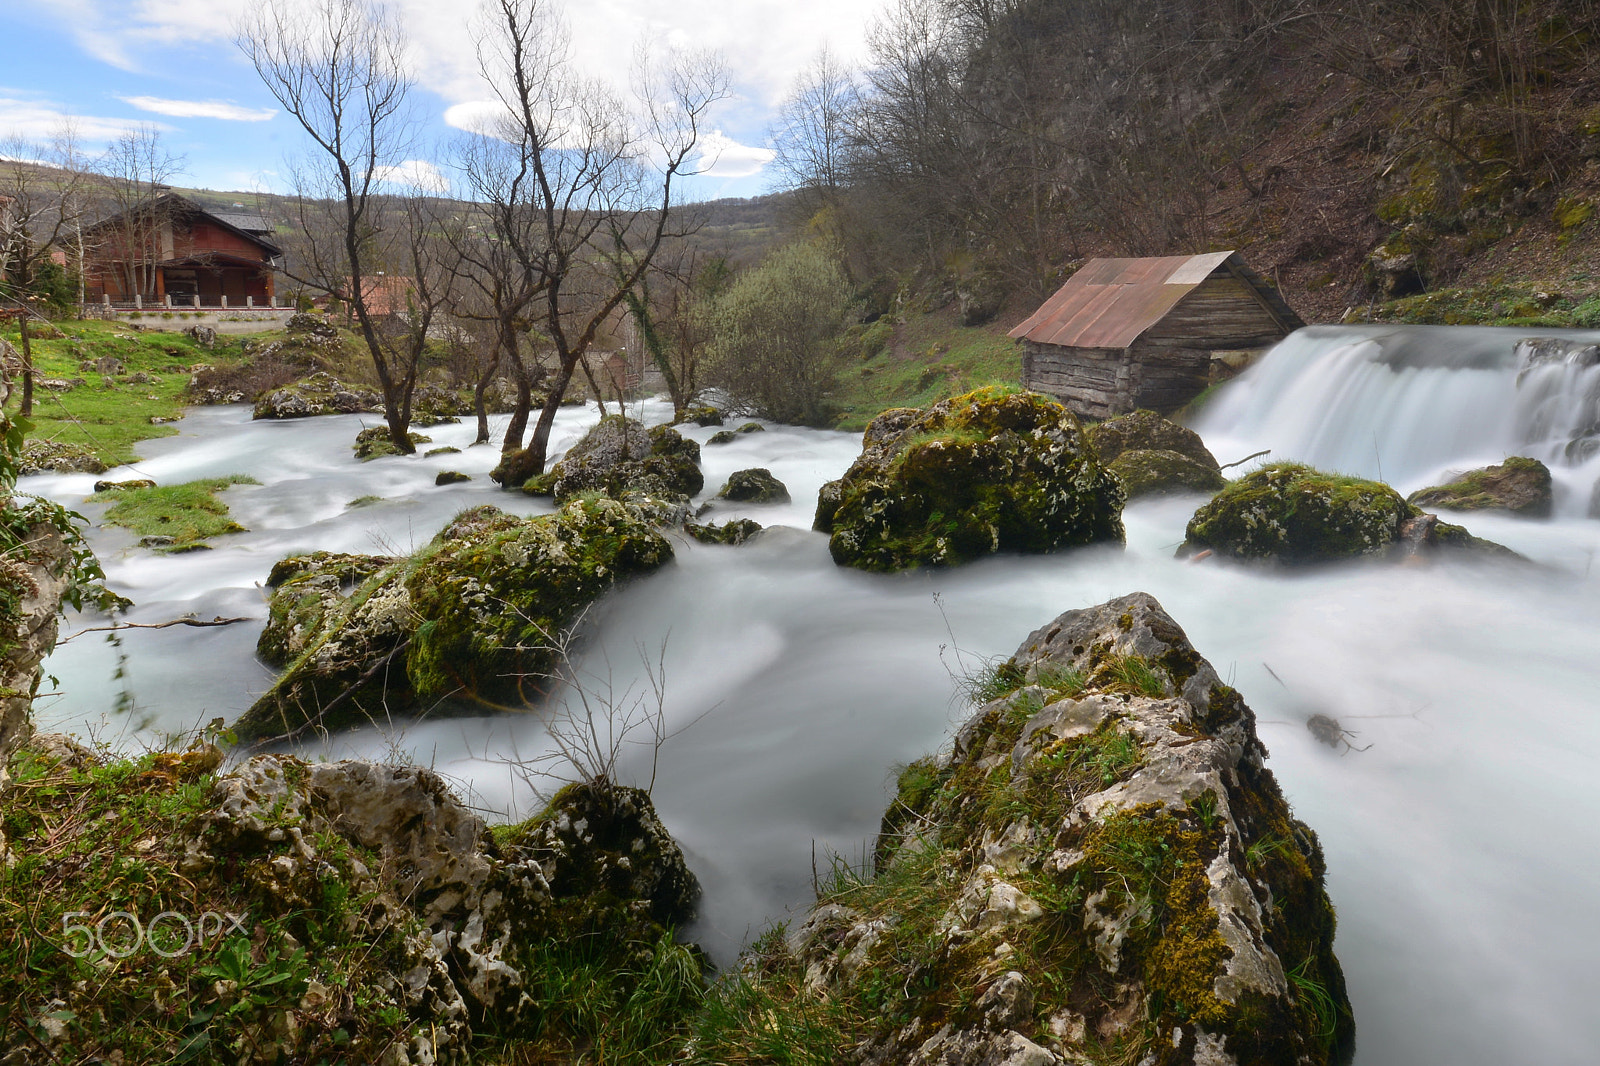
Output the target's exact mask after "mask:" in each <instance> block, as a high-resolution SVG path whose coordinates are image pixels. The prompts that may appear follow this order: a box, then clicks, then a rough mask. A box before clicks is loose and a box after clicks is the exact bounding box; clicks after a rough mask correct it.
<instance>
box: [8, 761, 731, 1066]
mask: <svg viewBox="0 0 1600 1066" xmlns="http://www.w3.org/2000/svg"><path fill="white" fill-rule="evenodd" d="M221 761H222V753H221V752H220V751H219V750H218V749H217V748H215V747H213V746H210V745H201V746H198V747H196V748H194V749H192V750H190V751H187V752H162V753H153V754H149V755H145V756H143V757H141V758H139V759H136V760H132V761H102V760H101V759H99V758H98V757H96V755H95V754H94V753H93V752H89V751H87V750H85V749H83V748H82V747H81V746H78V745H75V744H73V743H71V742H70V741H68V740H66V739H65V738H58V737H40V738H37V742H36V743H33V744H30V745H29V747H28V748H26V749H25V750H24V751H23V752H22V753H21V754H20V755H19V757H18V758H17V759H16V760H14V761H13V765H14V766H15V767H16V768H17V769H18V770H19V771H20V772H21V773H22V774H23V775H24V776H26V778H27V780H28V781H29V782H30V784H32V785H33V786H35V787H32V788H29V789H27V790H26V791H25V795H24V796H23V798H22V799H21V801H20V802H18V803H16V804H11V805H8V807H7V808H6V811H5V822H6V825H7V827H8V828H9V829H10V830H11V832H12V844H13V851H12V854H11V856H10V862H11V863H12V865H11V866H10V867H9V869H8V872H7V877H8V885H7V887H8V890H9V891H8V892H6V893H5V894H3V896H0V917H3V918H4V919H5V921H4V926H5V929H4V930H3V931H0V949H3V950H4V952H5V955H6V957H7V958H11V959H26V960H30V962H29V963H28V964H27V965H25V966H22V967H20V968H19V969H18V971H17V972H15V973H13V974H11V975H10V978H11V984H10V987H9V989H8V993H9V1000H8V1008H9V1009H8V1010H7V1011H6V1012H3V1016H0V1053H3V1054H4V1057H5V1058H6V1060H7V1061H8V1062H16V1063H34V1062H40V1063H43V1062H56V1061H61V1062H65V1061H72V1062H77V1061H87V1060H92V1059H95V1058H100V1057H103V1056H101V1055H100V1054H99V1052H100V1050H102V1049H104V1048H105V1047H106V1041H107V1039H108V1038H112V1039H114V1042H115V1046H116V1052H117V1054H116V1055H114V1056H113V1057H114V1058H119V1059H120V1058H123V1057H125V1060H126V1061H127V1062H128V1063H130V1064H131V1063H135V1062H140V1063H143V1062H169V1061H190V1062H204V1063H213V1062H215V1063H222V1062H227V1063H240V1064H246V1063H248V1064H252V1066H267V1064H271V1063H318V1062H348V1063H390V1064H396V1063H417V1062H439V1063H445V1062H465V1061H468V1060H469V1059H470V1060H473V1061H476V1059H477V1058H479V1057H480V1056H481V1055H482V1054H483V1053H484V1052H485V1050H486V1049H488V1048H502V1047H504V1046H506V1041H508V1040H509V1041H515V1042H516V1046H517V1047H518V1048H519V1049H520V1050H519V1052H518V1053H519V1054H524V1055H528V1056H529V1057H530V1061H541V1062H550V1061H566V1059H563V1058H561V1057H559V1056H560V1052H561V1051H562V1050H566V1051H570V1049H571V1048H573V1047H589V1046H595V1045H597V1044H600V1045H606V1046H609V1045H610V1044H611V1043H613V1042H618V1041H633V1042H635V1043H639V1044H645V1045H646V1046H655V1045H657V1044H660V1043H663V1042H666V1041H670V1040H673V1039H675V1038H678V1037H679V1035H680V1034H681V1029H682V1026H681V1016H682V1014H683V1013H684V1012H685V1010H686V1007H687V1006H688V1005H692V1004H693V1003H694V1002H696V1000H697V998H698V995H699V992H700V989H701V987H702V985H703V972H704V968H703V963H702V961H701V956H700V955H699V954H698V953H697V952H696V951H695V950H694V949H693V948H691V947H688V946H686V945H682V944H678V943H676V942H675V940H674V938H673V935H672V924H674V923H678V922H682V921H685V920H687V919H688V918H690V917H692V915H693V909H694V903H695V899H696V898H697V896H698V884H697V883H696V881H695V879H694V875H693V874H692V873H690V872H689V870H688V868H687V866H686V865H685V864H684V861H683V855H682V852H681V850H680V849H679V848H678V846H677V844H676V843H675V842H674V841H673V840H672V838H671V837H670V836H669V835H668V834H667V832H666V830H665V828H664V827H663V826H662V825H661V822H660V820H659V819H658V818H657V817H656V814H655V811H654V809H653V808H652V806H651V803H650V799H649V797H648V795H646V794H645V793H644V792H641V791H639V790H637V789H631V788H621V787H616V786H613V785H611V784H610V783H608V782H605V781H599V782H590V783H586V784H581V785H574V786H572V787H570V788H568V789H564V790H563V791H562V792H561V793H559V794H558V795H557V796H556V797H555V799H554V800H553V801H552V803H551V804H550V806H549V808H548V809H547V810H546V811H544V812H543V813H542V814H540V815H539V816H537V817H536V818H533V819H530V820H529V821H528V822H525V823H523V824H521V825H518V826H511V827H504V828H501V829H498V830H490V829H489V828H488V827H487V826H485V825H484V823H483V821H482V819H480V818H479V817H478V816H477V815H476V814H475V813H473V811H472V810H471V809H470V808H468V807H467V806H466V805H465V804H463V803H462V802H461V801H460V800H459V799H457V798H456V797H455V796H454V795H453V794H452V793H451V791H450V789H449V787H448V786H447V785H446V784H445V782H444V781H443V780H442V779H440V778H439V777H438V776H437V775H435V774H434V773H432V772H431V771H429V770H426V769H422V768H420V767H415V766H392V765H380V764H376V763H365V762H334V763H329V762H320V763H306V762H302V761H300V760H298V759H295V758H292V757H289V756H280V755H264V756H258V757H257V758H254V759H252V760H250V761H249V762H247V763H245V764H244V765H242V766H240V767H238V768H237V769H235V770H233V771H232V772H229V773H227V774H222V775H219V774H218V773H217V770H218V767H219V764H220V763H221ZM86 859H87V861H85V860H86ZM91 871H92V872H91ZM108 893H109V894H111V896H112V898H114V900H115V902H116V904H117V906H118V907H120V908H121V909H122V910H124V911H125V912H126V913H128V914H132V915H135V916H137V917H139V918H142V919H143V920H144V923H145V925H144V928H143V929H142V930H141V933H142V935H143V936H142V939H143V944H142V945H140V944H139V942H138V941H134V943H135V945H136V950H131V951H128V952H127V953H126V955H125V956H123V957H121V958H119V959H117V962H116V965H114V966H109V967H108V966H106V965H105V964H104V962H97V960H96V959H95V958H93V957H75V956H74V954H70V953H69V952H68V951H63V950H61V944H62V943H63V941H62V939H61V937H62V932H61V931H62V930H63V928H67V929H70V928H71V926H72V925H73V924H75V923H76V920H77V919H78V918H79V917H81V914H75V913H74V912H91V917H92V912H93V910H94V909H95V908H96V907H99V906H103V905H104V902H105V899H106V898H107V894H108ZM23 907H27V908H29V911H28V913H31V914H32V915H33V916H34V917H35V918H38V919H40V920H41V921H48V922H49V923H50V925H49V927H48V928H49V929H54V930H55V932H54V933H51V932H48V931H47V927H46V926H44V925H42V924H40V923H39V922H33V923H30V922H27V921H23V920H19V919H20V918H21V916H22V914H23V913H24V912H23ZM41 907H42V908H44V909H43V910H41V909H39V908H41ZM158 915H159V916H160V921H159V923H158V922H157V921H155V920H153V919H154V918H155V917H156V916H158ZM203 915H204V916H205V917H202V916H203ZM114 927H115V928H114ZM87 928H88V930H89V932H90V934H91V935H92V933H93V931H94V928H95V927H94V926H93V925H92V924H91V925H89V926H88V927H87ZM104 928H105V929H107V930H108V935H110V934H111V933H112V932H115V933H117V934H121V939H120V940H119V941H113V943H123V944H126V943H128V942H129V937H128V935H127V934H128V933H129V932H131V930H130V929H129V928H128V924H127V923H126V922H124V923H123V924H122V925H121V926H120V927H118V926H117V922H116V921H113V922H111V923H108V924H106V925H105V926H104ZM196 933H198V935H196ZM186 938H187V939H186ZM67 942H68V943H71V944H73V945H74V946H75V945H76V943H77V941H67ZM152 948H156V949H158V950H151V949H152ZM79 954H80V955H83V956H88V955H89V953H88V952H83V953H79ZM95 954H98V953H95ZM640 990H645V994H646V995H647V996H649V997H654V999H652V1000H651V1003H652V1005H653V1007H654V1009H651V1008H649V1007H647V1008H645V1009H644V1010H642V1011H638V1010H630V1011H629V1012H628V1013H627V1015H626V1017H627V1021H626V1022H623V1021H621V1020H620V1019H614V1018H613V1017H612V1016H611V1014H612V1012H611V1011H609V1010H605V1009H601V1010H595V1009H593V1008H592V1007H591V1006H590V1004H591V1003H592V1002H595V1001H598V1002H600V1003H613V1002H616V1003H625V1002H630V997H633V996H634V995H635V993H636V992H639V991H640ZM641 998H644V997H641ZM632 1005H633V1006H638V1004H636V1003H635V1004H632ZM630 1027H632V1028H633V1029H638V1028H641V1027H642V1028H644V1029H645V1030H646V1031H645V1032H643V1033H640V1032H630V1031H629V1028H630ZM397 1051H398V1054H397Z"/></svg>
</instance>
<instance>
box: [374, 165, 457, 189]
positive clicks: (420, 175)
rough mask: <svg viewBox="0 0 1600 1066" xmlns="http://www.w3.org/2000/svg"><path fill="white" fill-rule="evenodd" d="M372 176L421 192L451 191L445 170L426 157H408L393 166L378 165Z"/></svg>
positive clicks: (390, 183) (384, 181)
mask: <svg viewBox="0 0 1600 1066" xmlns="http://www.w3.org/2000/svg"><path fill="white" fill-rule="evenodd" d="M372 177H373V179H374V180H376V181H381V182H383V183H384V184H387V185H404V186H407V187H409V188H412V189H416V190H418V191H419V192H431V193H447V192H449V191H450V179H449V178H447V177H445V174H444V171H442V170H440V169H439V167H438V166H437V165H436V164H433V163H430V162H428V161H427V160H425V159H407V160H405V161H404V162H401V163H396V164H395V165H394V166H392V167H378V168H377V169H376V170H374V171H373V172H372Z"/></svg>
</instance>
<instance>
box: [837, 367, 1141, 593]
mask: <svg viewBox="0 0 1600 1066" xmlns="http://www.w3.org/2000/svg"><path fill="white" fill-rule="evenodd" d="M867 440H868V448H867V450H866V451H865V452H864V453H863V455H862V458H861V459H859V460H857V462H856V463H855V465H854V466H852V467H851V469H850V470H849V471H848V472H847V473H846V475H845V477H844V478H843V479H841V480H840V481H839V482H836V483H832V484H831V485H830V486H826V487H825V488H824V490H823V492H822V494H821V496H820V497H819V500H818V509H817V519H816V528H818V529H823V530H826V531H828V532H830V533H831V537H830V541H829V549H830V551H831V552H832V554H833V558H834V561H835V562H838V563H840V564H842V565H848V566H855V567H858V568H860V569H864V570H878V571H889V570H899V569H904V568H906V567H910V566H917V565H921V564H928V563H932V564H937V565H951V564H956V563H961V562H965V561H968V560H971V559H974V558H978V557H980V556H983V555H988V554H992V553H994V552H1048V551H1053V550H1056V549H1058V548H1063V547H1069V546H1074V545H1080V544H1089V543H1093V542H1096V541H1100V540H1116V541H1120V540H1121V539H1122V522H1121V509H1122V499H1123V496H1122V490H1121V486H1120V484H1119V483H1118V482H1117V481H1116V478H1115V477H1114V475H1112V474H1110V473H1109V472H1107V471H1106V470H1104V468H1102V467H1101V466H1100V465H1099V463H1098V462H1097V461H1096V459H1095V457H1094V453H1093V449H1092V448H1091V447H1090V446H1089V445H1088V443H1087V441H1086V439H1085V438H1084V435H1083V431H1082V429H1081V428H1080V427H1079V425H1078V423H1077V420H1076V419H1074V418H1073V417H1072V415H1071V414H1070V413H1068V412H1067V411H1066V409H1065V408H1063V407H1061V406H1060V405H1059V404H1057V403H1055V402H1054V401H1052V400H1049V399H1047V398H1045V397H1042V396H1039V395H1037V394H1033V393H1023V392H1018V391H1016V390H1014V389H1010V388H985V389H979V390H975V391H973V392H971V393H967V394H965V395H963V396H958V397H955V398H953V399H950V400H946V401H944V402H942V403H939V404H935V405H934V406H933V407H931V408H929V409H928V410H927V411H923V412H911V411H891V412H886V413H885V414H884V415H882V416H880V418H879V419H878V420H877V421H875V422H874V423H873V426H872V427H869V429H868V431H867Z"/></svg>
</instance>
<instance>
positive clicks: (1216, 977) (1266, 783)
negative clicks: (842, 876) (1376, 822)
mask: <svg viewBox="0 0 1600 1066" xmlns="http://www.w3.org/2000/svg"><path fill="white" fill-rule="evenodd" d="M995 677H996V680H997V681H999V682H1004V683H1005V684H1007V685H1010V686H1011V691H1010V692H1007V693H1005V694H1003V695H1001V696H999V697H998V698H996V699H994V700H991V701H990V702H988V703H985V704H983V705H981V706H979V707H978V708H977V709H976V710H975V711H974V713H973V715H972V717H971V718H970V719H969V720H968V721H967V722H966V723H965V724H964V725H963V726H962V727H961V729H960V731H959V732H958V734H957V736H956V739H955V743H954V746H953V747H952V749H951V750H950V753H949V754H948V755H945V756H942V757H939V758H930V759H925V760H921V761H919V762H918V763H914V764H912V766H911V767H908V768H907V769H906V771H905V772H904V773H902V774H901V777H900V783H899V791H898V795H897V797H896V800H895V802H894V805H893V806H891V808H890V811H889V813H888V814H886V815H885V819H884V829H885V831H884V837H883V839H882V840H881V841H880V849H879V852H878V857H877V863H876V866H877V877H876V879H875V880H866V881H862V882H860V883H850V882H846V883H845V884H843V885H841V886H839V887H837V888H834V889H832V890H829V889H824V891H823V896H822V898H821V899H819V901H818V904H817V906H816V907H815V908H813V909H812V911H811V913H810V914H809V915H808V916H807V917H806V918H805V920H804V921H802V922H800V923H799V924H798V926H797V927H795V928H794V929H793V930H792V931H791V933H790V934H789V936H788V938H787V940H786V941H784V942H783V943H782V944H781V945H780V947H781V951H779V952H778V953H777V954H773V953H772V948H771V947H770V946H769V947H768V948H767V949H766V950H767V951H768V954H767V955H765V956H763V957H761V958H759V959H753V960H752V961H751V965H750V966H749V967H747V969H746V971H745V973H746V974H747V975H748V977H747V979H749V980H752V981H755V982H758V983H760V982H763V981H765V980H766V976H765V975H768V974H772V975H775V978H776V979H774V980H772V982H771V983H770V984H769V985H767V986H766V988H765V991H766V992H768V993H771V994H773V995H775V996H777V997H779V998H789V997H805V998H807V999H814V1000H816V1001H818V1002H821V1001H827V1002H829V1003H831V1004H835V1005H837V1004H851V1003H859V1002H860V999H859V998H858V997H859V996H860V995H861V994H863V993H864V992H867V991H868V990H869V989H872V990H876V991H872V992H871V994H872V995H873V996H874V997H876V998H875V1000H874V1002H876V1003H878V1004H879V1007H878V1008H877V1013H875V1014H872V1015H869V1016H865V1017H861V1016H858V1017H855V1018H853V1019H852V1021H853V1022H855V1023H856V1024H858V1025H860V1026H861V1027H863V1028H864V1029H865V1030H866V1031H867V1032H868V1033H869V1035H868V1036H867V1038H866V1039H865V1040H864V1041H862V1042H861V1043H860V1044H858V1045H857V1046H856V1049H855V1050H854V1052H853V1053H851V1054H850V1055H849V1058H850V1060H851V1061H857V1062H861V1063H880V1064H884V1066H888V1064H891V1063H894V1064H899V1063H924V1064H930V1066H931V1064H934V1063H939V1064H944V1066H953V1064H956V1063H961V1064H972V1066H978V1064H984V1066H988V1064H994V1063H1001V1062H1005V1063H1017V1064H1021V1063H1028V1064H1036V1066H1044V1064H1047V1063H1082V1062H1088V1061H1100V1058H1099V1057H1098V1056H1099V1054H1100V1052H1101V1051H1102V1050H1103V1049H1104V1048H1105V1047H1106V1046H1109V1045H1110V1044H1112V1043H1115V1045H1116V1047H1117V1053H1118V1060H1119V1061H1126V1062H1145V1063H1161V1064H1163V1066H1216V1064H1221V1063H1228V1062H1233V1063H1246V1062H1248V1063H1305V1064H1310V1066H1321V1064H1328V1063H1333V1062H1338V1061H1342V1060H1343V1059H1344V1058H1345V1057H1346V1056H1347V1055H1348V1053H1349V1051H1350V1050H1351V1048H1352V1046H1353V1044H1352V1042H1353V1038H1354V1023H1353V1020H1352V1017H1351V1013H1350V1004H1349V1001H1348V999H1347V998H1346V995H1345V990H1344V978H1343V974H1342V971H1341V970H1340V967H1339V963H1338V960H1337V959H1336V958H1335V957H1334V954H1333V940H1334V914H1333V908H1332V906H1331V905H1330V903H1329V901H1328V897H1327V893H1326V891H1325V889H1324V884H1323V881H1324V875H1325V868H1324V860H1323V855H1322V851H1321V848H1320V846H1319V844H1318V842H1317V838H1316V835H1315V834H1314V833H1313V832H1312V831H1311V829H1310V828H1309V827H1307V826H1306V825H1304V824H1303V823H1301V822H1299V821H1296V820H1295V819H1294V817H1293V815H1292V814H1291V812H1290V810H1289V807H1288V805H1287V803H1286V802H1285V800H1284V798H1283V794H1282V792H1281V790H1280V789H1279V787H1278V784H1277V782H1276V780H1275V779H1274V778H1273V775H1272V773H1271V771H1269V770H1268V769H1267V768H1266V765H1265V760H1266V749H1265V748H1264V747H1263V746H1262V745H1261V742H1260V741H1259V739H1258V738H1257V736H1256V730H1255V718H1254V715H1253V714H1252V713H1251V711H1250V709H1249V708H1248V707H1247V706H1246V705H1245V704H1244V701H1243V699H1242V698H1241V697H1240V695H1239V693H1238V692H1236V691H1234V690H1233V689H1231V688H1229V687H1227V686H1226V685H1224V684H1222V682H1221V681H1220V680H1219V678H1218V677H1217V674H1216V672H1215V670H1213V668H1212V667H1211V665H1210V664H1209V663H1208V662H1206V661H1205V659H1203V658H1202V657H1201V656H1200V655H1199V653H1198V652H1196V651H1195V649H1194V648H1193V647H1192V646H1191V645H1190V643H1189V641H1188V639H1187V638H1186V637H1185V635H1184V633H1183V630H1182V629H1181V628H1180V627H1179V626H1178V624H1177V623H1176V622H1175V621H1173V619H1172V618H1171V617H1169V616H1168V615H1167V614H1166V612H1165V611H1163V610H1162V609H1161V606H1160V605H1159V604H1158V603H1157V602H1156V601H1155V600H1154V599H1153V598H1151V597H1150V596H1148V595H1146V594H1144V593H1134V594H1132V595H1128V596H1123V597H1120V598H1118V599H1114V600H1111V601H1109V602H1107V603H1104V604H1101V605H1099V606H1097V607H1091V608H1087V609H1084V610H1075V611H1068V612H1067V613H1065V614H1063V615H1061V616H1060V617H1058V618H1056V619H1055V620H1054V621H1053V622H1051V623H1049V624H1048V625H1046V626H1044V627H1042V628H1040V629H1038V630H1036V631H1035V632H1034V633H1032V634H1031V635H1030V636H1029V637H1028V638H1027V639H1026V640H1025V641H1023V643H1022V645H1021V647H1019V648H1018V650H1017V652H1016V654H1015V655H1014V656H1012V657H1011V659H1010V660H1008V661H1007V662H1005V663H1003V664H1001V665H1000V666H999V667H998V669H997V670H996V671H995ZM990 856H1003V857H1004V860H1005V862H1006V865H1007V867H1008V869H1009V871H1010V872H1002V870H1001V869H1000V868H998V867H997V866H995V865H993V864H991V863H990V862H988V861H986V860H987V858H988V857H990ZM769 943H770V942H769ZM866 982H870V985H868V984H866ZM858 986H859V987H858ZM1312 986H1315V987H1316V988H1317V989H1318V991H1319V993H1325V994H1326V995H1325V1000H1323V1001H1322V1002H1324V1003H1325V1004H1327V1005H1331V1013H1328V1012H1325V1013H1321V1014H1319V1013H1318V1011H1319V1009H1320V1008H1318V1007H1316V1006H1314V1005H1313V997H1312V996H1310V995H1307V994H1306V991H1307V989H1309V988H1311V987H1312ZM796 1009H805V1008H804V1007H803V1006H800V1005H797V1008H796ZM888 1019H894V1020H893V1021H889V1020H888ZM908 1019H909V1020H908ZM841 1050H842V1049H841ZM841 1057H843V1056H841Z"/></svg>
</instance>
